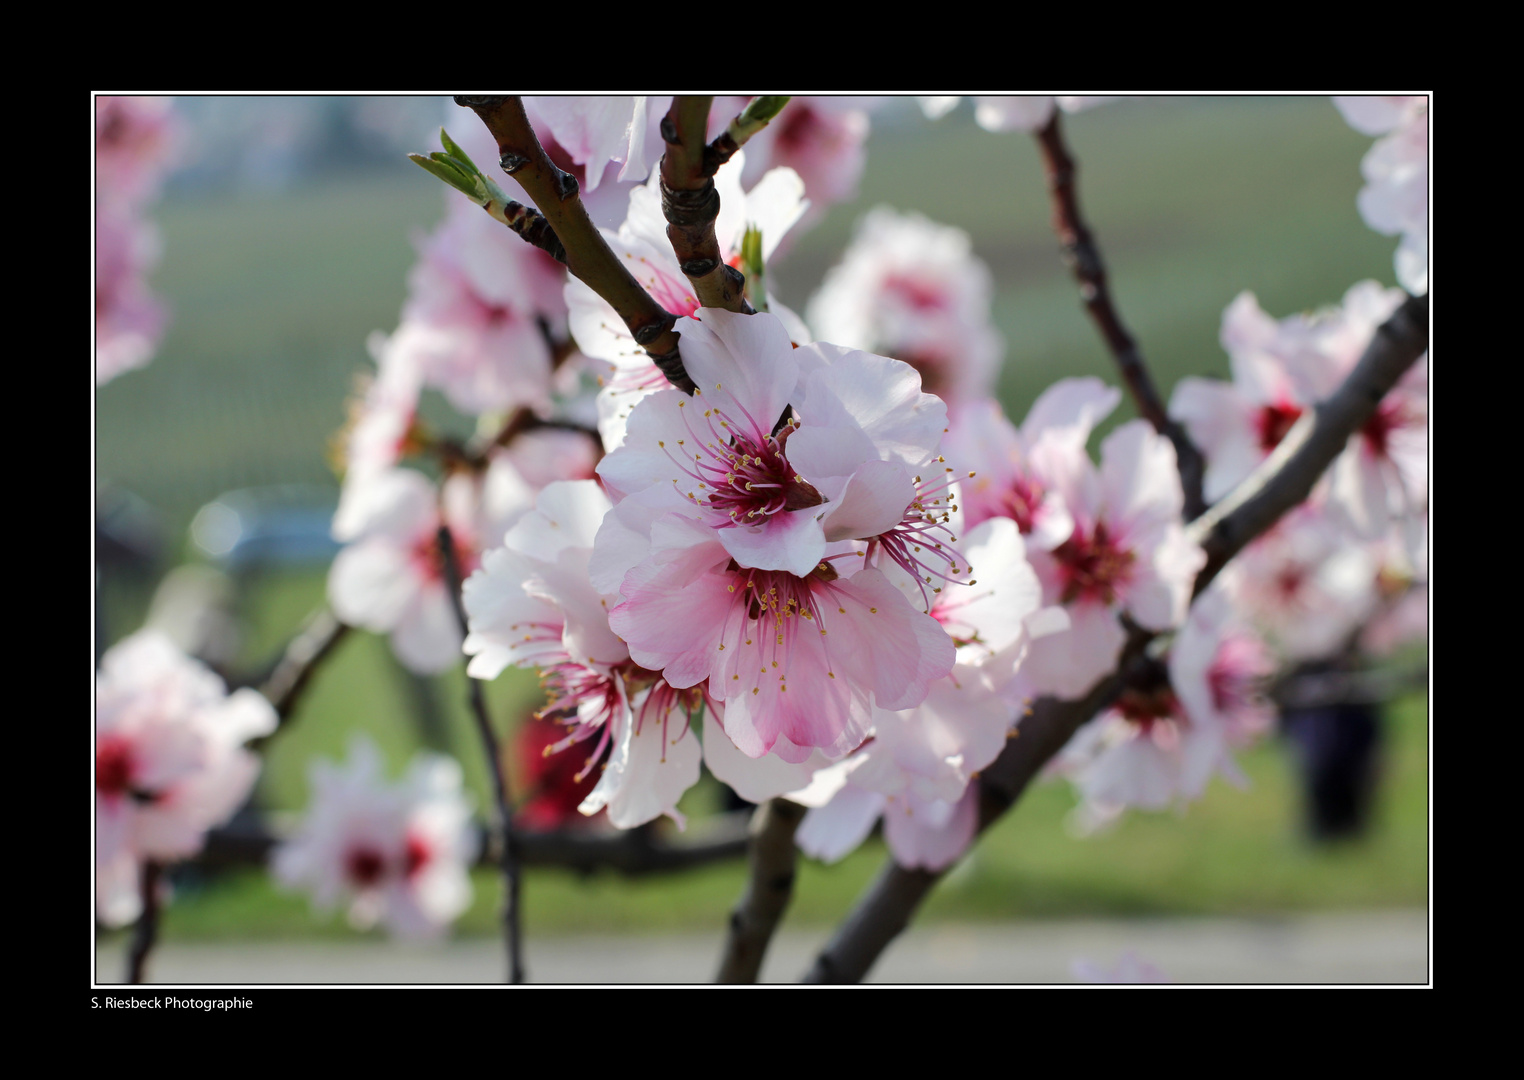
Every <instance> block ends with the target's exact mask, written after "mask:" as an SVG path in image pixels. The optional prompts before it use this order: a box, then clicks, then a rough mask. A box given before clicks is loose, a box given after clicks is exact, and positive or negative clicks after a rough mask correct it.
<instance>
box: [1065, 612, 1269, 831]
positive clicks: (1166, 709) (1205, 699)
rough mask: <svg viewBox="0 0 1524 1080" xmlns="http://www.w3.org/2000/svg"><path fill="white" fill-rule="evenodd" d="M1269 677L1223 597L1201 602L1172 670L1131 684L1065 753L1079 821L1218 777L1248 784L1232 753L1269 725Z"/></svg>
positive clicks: (1176, 647) (1177, 646)
mask: <svg viewBox="0 0 1524 1080" xmlns="http://www.w3.org/2000/svg"><path fill="white" fill-rule="evenodd" d="M1274 670H1275V663H1274V660H1273V658H1272V657H1271V655H1270V652H1269V650H1268V649H1266V648H1265V646H1264V643H1263V642H1262V641H1260V639H1259V638H1258V636H1257V635H1255V634H1254V633H1253V632H1252V631H1251V630H1249V629H1248V627H1247V626H1246V625H1245V624H1244V623H1243V622H1242V621H1241V620H1240V619H1239V618H1238V617H1237V616H1236V615H1235V613H1234V611H1233V607H1232V603H1231V601H1230V600H1229V597H1228V594H1227V593H1226V592H1225V591H1224V590H1222V589H1216V588H1214V589H1211V590H1209V591H1207V592H1206V593H1204V594H1203V595H1202V596H1200V597H1199V598H1197V600H1196V602H1195V604H1194V605H1192V607H1191V613H1190V617H1189V619H1187V620H1186V623H1185V625H1184V626H1183V627H1182V628H1181V630H1180V632H1179V633H1178V634H1177V635H1175V639H1174V641H1173V642H1172V643H1171V645H1170V650H1169V657H1168V666H1167V667H1165V666H1164V665H1157V666H1156V667H1155V668H1154V676H1153V682H1152V683H1151V684H1150V683H1149V681H1148V680H1147V679H1145V680H1142V681H1141V683H1140V682H1138V681H1135V682H1134V683H1132V684H1130V685H1129V686H1128V687H1127V688H1126V689H1125V690H1124V691H1123V692H1122V696H1121V698H1119V699H1118V701H1117V702H1116V704H1115V705H1114V706H1112V707H1111V708H1110V709H1108V710H1107V711H1106V712H1104V713H1102V714H1101V715H1100V716H1098V717H1097V718H1096V719H1095V720H1092V721H1091V722H1090V723H1089V724H1087V725H1086V726H1085V727H1083V728H1081V729H1080V731H1079V732H1077V733H1076V734H1075V736H1074V739H1073V740H1072V741H1071V742H1070V744H1069V745H1068V746H1067V747H1065V748H1064V750H1063V752H1062V758H1061V759H1060V768H1061V769H1062V770H1064V771H1067V772H1069V773H1070V774H1071V775H1072V777H1073V779H1074V783H1075V785H1076V786H1077V787H1078V788H1079V790H1080V792H1081V794H1082V796H1083V798H1084V805H1083V806H1082V807H1081V809H1080V820H1081V822H1082V823H1083V824H1085V825H1087V826H1090V827H1094V826H1098V825H1101V824H1104V823H1106V822H1108V821H1110V820H1111V819H1112V818H1114V817H1115V816H1116V815H1117V814H1119V813H1120V812H1121V811H1122V810H1123V809H1124V808H1125V807H1129V806H1132V807H1139V808H1142V809H1148V810H1159V809H1163V808H1165V807H1167V806H1169V805H1171V804H1174V803H1184V802H1187V801H1190V800H1192V799H1195V798H1197V797H1199V796H1200V795H1201V793H1202V791H1204V790H1205V788H1206V784H1207V781H1208V780H1210V779H1211V777H1212V776H1213V775H1214V774H1215V773H1217V772H1222V773H1223V774H1224V775H1226V776H1227V777H1228V778H1229V779H1230V780H1233V781H1234V782H1235V783H1238V784H1240V785H1242V784H1244V783H1246V782H1247V781H1246V780H1245V779H1244V777H1243V774H1242V773H1241V772H1239V770H1238V767H1237V766H1236V765H1235V764H1234V762H1233V760H1232V758H1231V757H1230V756H1229V751H1230V750H1231V748H1233V747H1236V746H1243V745H1245V744H1246V743H1247V742H1248V741H1249V740H1251V739H1252V738H1254V737H1256V736H1258V735H1260V734H1262V733H1263V732H1264V731H1265V730H1267V729H1268V728H1269V726H1270V724H1271V722H1272V719H1273V715H1274V714H1273V711H1272V709H1271V708H1270V706H1269V705H1268V704H1267V703H1266V702H1265V700H1264V698H1263V696H1262V693H1263V688H1264V684H1265V682H1266V680H1267V679H1268V678H1269V676H1270V675H1271V674H1272V673H1273V672H1274Z"/></svg>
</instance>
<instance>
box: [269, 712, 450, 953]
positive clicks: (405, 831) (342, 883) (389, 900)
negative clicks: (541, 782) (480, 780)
mask: <svg viewBox="0 0 1524 1080" xmlns="http://www.w3.org/2000/svg"><path fill="white" fill-rule="evenodd" d="M310 777H311V784H312V802H311V805H309V806H308V808H307V812H306V814H305V815H304V817H303V820H302V824H301V826H300V827H299V828H298V829H297V831H296V833H295V835H293V836H292V837H291V838H290V839H289V840H287V841H285V842H284V843H282V844H281V845H280V846H279V847H278V848H276V850H275V854H274V856H273V859H272V864H271V868H272V870H273V872H274V874H275V877H276V879H277V880H279V881H280V882H281V884H282V885H284V886H286V887H287V888H292V889H298V888H299V889H305V890H307V891H308V892H310V893H311V894H312V899H313V903H314V904H316V905H317V906H318V907H319V908H331V907H333V906H334V905H336V904H338V903H341V902H347V903H348V905H349V920H350V923H351V924H352V925H354V926H355V928H356V929H368V928H370V927H372V926H374V925H376V924H377V923H381V924H383V925H385V926H386V928H387V929H388V930H390V931H391V932H392V933H393V934H396V935H398V936H401V937H409V938H425V937H437V936H438V935H440V934H442V933H443V932H444V931H445V930H446V929H447V928H448V927H449V924H450V923H451V922H453V921H454V920H455V919H456V918H457V917H459V916H460V914H461V913H462V912H464V911H465V910H466V908H468V907H469V906H470V904H471V878H470V876H469V873H468V871H469V868H470V865H471V863H472V861H473V860H474V859H475V857H476V852H477V848H478V846H479V841H478V837H477V833H476V828H475V826H474V824H473V823H472V820H471V804H470V801H469V800H468V799H467V797H466V795H465V793H464V792H463V791H462V789H461V772H460V766H459V765H458V764H457V763H456V762H455V760H454V759H453V758H448V757H445V756H443V755H441V754H419V755H418V756H417V757H415V758H414V759H413V762H412V764H411V765H410V766H409V767H408V771H407V774H406V775H405V776H404V777H403V778H402V780H401V781H400V782H399V783H397V784H395V785H393V784H388V783H387V781H386V776H385V771H384V766H383V763H382V760H381V752H380V751H379V750H378V749H376V745H375V743H373V742H371V741H370V740H369V739H367V738H365V737H364V736H356V737H355V738H354V739H353V740H352V741H351V742H350V748H349V760H348V761H346V762H345V763H344V764H342V765H334V764H333V763H332V762H329V761H324V760H318V761H315V762H313V764H312V768H311V771H310Z"/></svg>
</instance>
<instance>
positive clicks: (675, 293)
mask: <svg viewBox="0 0 1524 1080" xmlns="http://www.w3.org/2000/svg"><path fill="white" fill-rule="evenodd" d="M748 145H749V144H748ZM746 160H747V159H746V152H745V151H741V152H739V153H737V154H736V155H735V157H733V158H731V160H730V161H728V162H726V164H725V165H724V166H722V167H721V168H720V170H719V172H718V173H716V174H715V177H714V183H715V189H716V191H718V193H719V195H720V214H719V217H718V218H717V219H716V221H715V239H716V241H717V242H718V245H719V249H720V254H721V255H722V256H723V257H724V258H725V259H726V261H727V262H729V263H730V264H731V265H732V266H735V265H738V264H739V262H740V258H741V240H742V237H743V235H744V234H745V231H746V228H747V227H748V226H749V225H750V226H754V227H756V228H757V229H759V230H760V231H761V234H762V258H763V261H764V263H765V262H766V261H767V260H768V259H771V258H772V256H773V253H774V252H775V251H776V250H777V248H778V245H779V243H780V242H781V241H782V240H783V238H784V237H785V236H786V235H787V234H788V232H789V230H790V229H792V228H793V227H794V225H795V224H796V223H797V222H798V221H799V219H800V216H801V215H802V214H803V213H804V212H805V209H806V207H808V206H809V201H808V200H807V199H805V197H804V184H803V182H802V181H801V180H800V179H799V177H798V175H797V174H796V173H794V172H793V171H792V170H791V169H773V170H772V171H770V172H768V173H766V174H765V175H763V176H762V177H761V178H760V179H759V180H757V181H756V182H755V184H754V186H753V187H752V188H751V189H750V190H749V191H743V190H742V187H741V175H742V170H743V169H744V168H745V166H746ZM604 239H605V240H607V241H608V244H609V247H610V248H612V249H613V251H614V252H615V254H617V255H619V256H620V257H622V258H623V259H624V260H625V263H626V265H627V266H628V267H629V269H630V271H631V273H633V274H634V275H635V278H636V280H637V281H639V282H640V283H641V285H642V286H643V287H644V288H645V290H646V291H647V292H649V293H650V294H651V295H652V296H653V297H654V298H655V299H656V300H657V302H658V303H660V304H661V306H662V307H663V308H664V309H666V310H667V311H670V312H671V313H672V314H674V315H692V314H693V313H694V312H696V311H697V310H698V300H697V298H696V297H694V296H693V294H692V286H691V285H690V284H689V282H688V279H687V277H685V276H684V274H683V272H682V268H681V267H680V266H679V265H678V262H677V255H676V253H675V252H674V251H673V250H672V243H671V241H670V240H668V239H667V219H666V217H665V215H664V214H663V213H662V209H661V190H660V177H659V176H658V175H653V176H652V177H651V180H650V182H649V183H648V184H646V185H645V186H644V187H640V188H636V189H635V190H633V191H632V192H631V193H630V198H629V214H628V215H627V216H626V218H625V220H624V223H623V224H622V225H621V226H620V227H619V232H618V233H617V234H613V233H610V232H608V231H607V230H604ZM566 303H567V305H568V306H569V308H570V312H571V314H570V326H571V333H572V336H573V337H574V338H575V339H576V342H577V347H578V348H579V349H581V350H582V351H583V352H584V353H585V354H587V355H588V356H589V357H591V358H593V359H594V360H595V361H602V362H604V363H605V364H607V365H608V367H607V370H606V371H605V373H604V376H603V379H604V383H603V389H602V391H601V392H600V393H599V395H598V429H599V433H600V434H601V435H602V436H603V444H604V446H605V448H607V449H609V450H613V449H615V448H617V447H618V446H619V445H620V444H621V443H622V442H623V441H624V429H625V424H626V422H627V420H628V418H629V414H630V411H631V410H632V409H634V407H635V406H636V405H637V404H639V403H640V401H641V400H642V399H643V398H645V397H646V396H648V395H649V394H651V393H654V392H655V391H656V390H659V389H662V388H664V387H666V386H668V385H669V384H668V382H667V380H666V378H665V377H664V376H663V375H662V374H661V372H660V371H659V370H658V369H657V368H656V366H655V365H654V364H652V363H651V358H650V357H649V356H648V355H646V352H645V350H644V349H642V348H641V347H640V346H639V345H637V344H636V342H635V339H634V337H633V336H631V334H630V332H629V330H628V329H626V327H625V325H624V322H623V320H621V319H620V318H619V316H618V315H617V314H616V313H615V311H614V309H613V308H612V307H610V306H609V304H608V302H607V301H605V300H603V299H602V298H601V297H599V296H598V295H597V294H596V293H595V292H593V290H592V289H590V288H588V286H587V285H585V284H583V283H582V282H581V281H578V280H576V279H575V278H572V279H570V280H568V282H567V284H566ZM774 306H775V308H777V310H776V312H775V313H776V314H778V315H779V316H780V317H781V318H783V319H785V320H786V321H785V327H786V329H787V331H788V334H789V337H790V338H791V339H792V340H794V341H798V342H804V341H808V340H810V337H809V334H808V332H807V331H805V329H804V326H803V324H802V323H800V322H799V321H798V318H797V316H794V315H793V314H792V313H791V312H788V311H787V309H785V308H781V306H778V305H774Z"/></svg>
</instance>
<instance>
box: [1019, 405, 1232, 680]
mask: <svg viewBox="0 0 1524 1080" xmlns="http://www.w3.org/2000/svg"><path fill="white" fill-rule="evenodd" d="M1061 460H1062V461H1064V462H1066V463H1067V467H1068V470H1069V471H1067V472H1062V471H1060V470H1054V472H1053V473H1052V474H1051V477H1052V481H1053V485H1054V487H1055V488H1056V489H1057V490H1058V492H1059V493H1060V495H1061V496H1062V498H1063V500H1064V505H1065V506H1066V507H1067V508H1068V511H1069V514H1070V516H1071V517H1072V518H1073V521H1074V528H1073V531H1072V532H1071V533H1070V534H1069V537H1068V539H1066V540H1065V541H1064V542H1063V543H1061V544H1059V545H1058V546H1057V547H1055V548H1053V549H1052V550H1051V551H1044V550H1041V549H1040V548H1036V547H1035V546H1034V547H1033V548H1031V549H1029V557H1030V559H1031V561H1032V567H1033V569H1035V570H1036V571H1037V576H1038V578H1039V579H1040V580H1041V581H1042V584H1043V599H1044V602H1045V603H1048V604H1061V605H1062V606H1063V608H1064V610H1065V611H1066V612H1068V614H1069V618H1070V621H1071V624H1072V627H1071V629H1070V630H1069V631H1067V632H1065V633H1063V634H1055V635H1052V636H1051V637H1046V638H1043V639H1041V640H1040V641H1035V642H1033V644H1032V652H1031V654H1030V656H1029V658H1028V671H1029V672H1030V673H1031V679H1032V681H1033V685H1034V688H1035V689H1036V690H1038V691H1040V692H1044V693H1052V694H1056V695H1058V696H1060V697H1065V698H1075V697H1079V696H1081V695H1083V694H1084V693H1085V691H1086V690H1088V689H1089V688H1090V687H1091V686H1092V685H1093V684H1094V683H1095V681H1096V680H1097V679H1099V678H1100V677H1101V676H1102V675H1104V674H1105V673H1106V672H1108V671H1110V670H1111V669H1112V667H1114V666H1115V664H1116V659H1117V656H1118V654H1119V653H1120V651H1121V648H1122V645H1123V643H1124V642H1125V641H1126V637H1127V635H1126V631H1124V630H1123V628H1122V625H1121V622H1120V621H1119V616H1121V615H1122V614H1123V613H1124V612H1125V613H1126V614H1127V615H1128V616H1129V617H1130V618H1131V619H1133V621H1135V622H1136V623H1138V625H1140V626H1142V627H1143V628H1145V629H1148V630H1157V631H1163V630H1170V629H1173V628H1174V627H1177V626H1179V625H1180V624H1181V623H1182V622H1183V621H1184V620H1185V613H1186V608H1187V606H1188V605H1189V603H1190V596H1191V586H1192V583H1193V581H1194V579H1195V576H1196V572H1197V571H1198V570H1199V569H1201V566H1202V564H1203V563H1204V562H1205V561H1206V555H1205V553H1204V552H1202V550H1201V549H1200V548H1199V547H1198V546H1197V545H1196V544H1194V543H1192V542H1191V541H1190V540H1189V539H1188V538H1187V537H1186V535H1185V530H1184V528H1183V527H1182V525H1181V522H1180V514H1181V507H1182V505H1183V502H1184V497H1183V495H1182V492H1181V488H1180V477H1179V474H1178V473H1177V471H1176V469H1175V449H1174V447H1173V446H1171V445H1170V442H1169V440H1168V439H1166V438H1165V437H1164V436H1162V435H1159V434H1157V433H1156V432H1154V430H1153V429H1152V428H1151V427H1150V426H1149V425H1148V423H1147V421H1144V420H1133V421H1130V422H1129V423H1126V424H1123V425H1122V426H1121V427H1119V428H1117V429H1116V430H1115V431H1113V432H1112V433H1111V434H1110V435H1109V436H1107V438H1106V441H1105V442H1104V443H1102V444H1101V467H1100V469H1099V470H1097V469H1096V467H1095V466H1094V465H1093V464H1091V462H1090V459H1089V458H1088V457H1086V456H1084V455H1078V456H1072V457H1069V456H1066V457H1063V458H1062V459H1061Z"/></svg>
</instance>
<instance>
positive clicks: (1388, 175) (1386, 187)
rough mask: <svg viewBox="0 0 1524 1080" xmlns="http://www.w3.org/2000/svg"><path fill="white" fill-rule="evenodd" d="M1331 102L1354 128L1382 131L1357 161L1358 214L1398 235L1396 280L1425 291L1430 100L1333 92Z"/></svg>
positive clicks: (1417, 291) (1368, 132)
mask: <svg viewBox="0 0 1524 1080" xmlns="http://www.w3.org/2000/svg"><path fill="white" fill-rule="evenodd" d="M1334 104H1335V105H1337V106H1338V107H1339V111H1340V112H1341V113H1343V114H1344V119H1345V120H1347V121H1349V125H1350V126H1351V127H1353V128H1354V129H1355V130H1356V131H1359V132H1362V133H1363V134H1366V135H1386V138H1384V139H1378V140H1377V141H1376V144H1375V145H1374V146H1372V147H1371V149H1370V152H1369V153H1368V154H1366V155H1365V159H1364V160H1363V161H1361V162H1360V171H1361V173H1362V174H1364V176H1365V181H1366V183H1365V187H1364V188H1362V189H1361V190H1360V195H1359V198H1358V200H1357V201H1358V205H1359V207H1360V216H1361V217H1363V218H1364V219H1365V223H1366V224H1367V225H1369V226H1370V227H1371V228H1373V229H1375V230H1376V231H1377V232H1379V233H1384V234H1386V235H1387V236H1394V235H1396V234H1397V233H1401V234H1402V243H1401V244H1400V245H1399V246H1398V248H1397V280H1398V281H1399V282H1401V283H1402V287H1403V288H1405V289H1407V290H1408V291H1409V292H1411V293H1414V294H1415V295H1416V294H1420V293H1425V292H1428V291H1429V99H1428V98H1427V97H1425V96H1416V97H1335V98H1334ZM1388 133H1389V134H1388Z"/></svg>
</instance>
